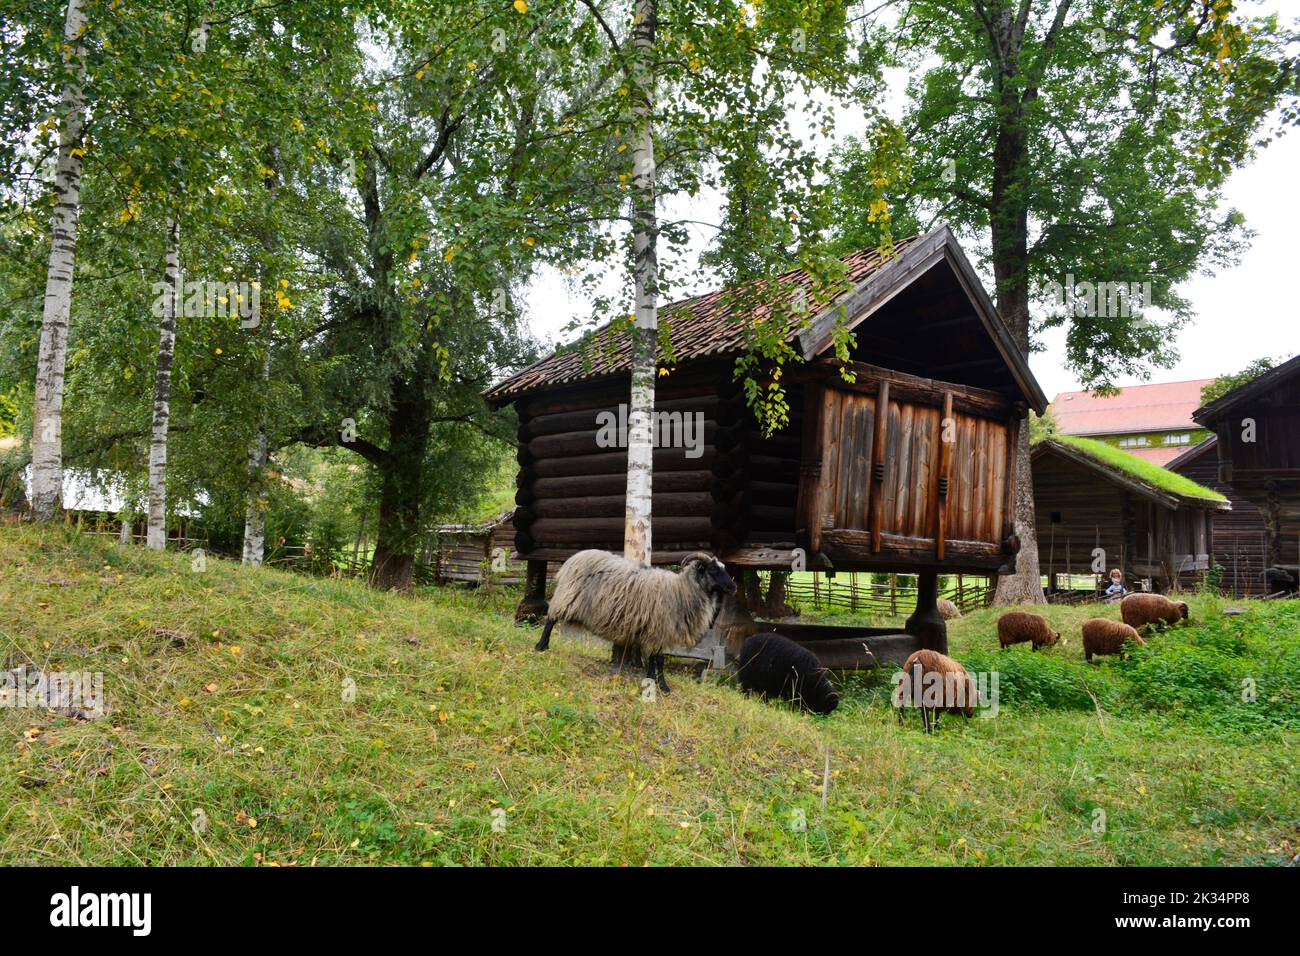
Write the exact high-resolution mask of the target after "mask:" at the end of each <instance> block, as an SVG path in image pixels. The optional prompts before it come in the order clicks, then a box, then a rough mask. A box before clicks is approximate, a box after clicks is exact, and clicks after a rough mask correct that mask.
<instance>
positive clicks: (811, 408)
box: [795, 382, 830, 580]
mask: <svg viewBox="0 0 1300 956" xmlns="http://www.w3.org/2000/svg"><path fill="white" fill-rule="evenodd" d="M829 397H830V396H829V395H828V393H827V391H826V388H825V387H824V386H823V385H822V384H821V383H820V382H810V383H808V385H806V386H805V387H804V400H803V408H804V422H803V435H802V438H803V445H802V447H801V449H800V452H799V491H798V494H797V497H796V500H795V526H796V532H795V536H796V538H797V539H798V541H799V543H800V544H803V545H804V546H805V547H806V548H807V549H808V554H809V555H810V556H811V555H813V554H816V553H817V552H818V551H820V550H821V546H822V455H823V454H824V439H825V436H824V435H823V428H824V427H825V426H824V424H823V422H824V420H825V419H826V418H828V416H827V414H826V409H825V407H824V406H825V405H826V402H827V400H828V399H829ZM814 580H815V579H814Z"/></svg>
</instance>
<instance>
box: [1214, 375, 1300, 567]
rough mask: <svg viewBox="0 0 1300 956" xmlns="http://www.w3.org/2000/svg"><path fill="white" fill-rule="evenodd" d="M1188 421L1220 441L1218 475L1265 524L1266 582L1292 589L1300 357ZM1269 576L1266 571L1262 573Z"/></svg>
mask: <svg viewBox="0 0 1300 956" xmlns="http://www.w3.org/2000/svg"><path fill="white" fill-rule="evenodd" d="M1192 417H1193V418H1194V419H1195V420H1196V421H1197V422H1199V423H1200V424H1202V425H1204V426H1205V427H1206V428H1210V429H1213V431H1214V433H1215V435H1216V436H1217V437H1218V442H1217V444H1216V449H1217V451H1218V456H1219V477H1220V479H1221V480H1222V481H1224V482H1226V483H1227V484H1229V485H1231V486H1232V488H1233V489H1234V491H1235V492H1236V493H1237V494H1238V495H1240V496H1242V497H1243V498H1246V499H1247V500H1248V501H1250V502H1251V503H1252V504H1254V505H1255V506H1256V507H1257V508H1258V509H1259V512H1260V517H1261V518H1262V520H1263V522H1264V530H1265V535H1266V542H1265V549H1266V552H1265V561H1266V562H1267V566H1268V568H1269V569H1276V572H1277V573H1275V574H1274V575H1273V577H1272V578H1271V580H1272V581H1274V582H1275V583H1274V584H1266V587H1267V588H1268V589H1269V590H1270V591H1276V590H1278V589H1279V585H1280V586H1281V587H1283V588H1285V589H1288V590H1295V585H1296V580H1297V578H1300V357H1296V358H1293V359H1291V360H1290V361H1289V362H1284V363H1283V364H1281V365H1279V366H1278V367H1277V368H1275V369H1272V370H1270V371H1268V372H1265V373H1264V374H1263V375H1261V376H1259V377H1258V378H1256V379H1254V380H1253V381H1251V382H1248V383H1246V384H1245V385H1242V386H1240V387H1239V388H1235V389H1233V390H1232V391H1231V392H1228V393H1227V394H1226V395H1224V396H1222V397H1221V398H1219V399H1218V400H1216V401H1213V402H1211V403H1210V404H1208V405H1206V406H1204V407H1202V408H1198V409H1197V410H1196V411H1195V412H1194V413H1193V415H1192ZM1266 574H1267V569H1266Z"/></svg>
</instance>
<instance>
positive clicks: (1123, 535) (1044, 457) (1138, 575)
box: [1031, 436, 1231, 592]
mask: <svg viewBox="0 0 1300 956" xmlns="http://www.w3.org/2000/svg"><path fill="white" fill-rule="evenodd" d="M1031 460H1032V461H1033V475H1034V518H1035V521H1036V524H1037V531H1038V562H1039V568H1040V569H1041V570H1042V572H1043V573H1044V574H1046V575H1047V579H1048V589H1049V590H1050V591H1052V592H1056V591H1057V590H1058V583H1059V578H1060V576H1061V575H1066V576H1071V577H1072V576H1075V575H1092V574H1095V573H1099V574H1101V575H1103V576H1104V575H1106V574H1108V573H1109V572H1110V569H1111V568H1119V569H1120V570H1121V571H1122V572H1123V574H1124V580H1125V585H1126V586H1127V587H1129V588H1130V589H1132V588H1134V587H1136V586H1137V584H1138V582H1139V581H1141V580H1143V579H1148V578H1149V579H1150V580H1151V583H1152V589H1153V590H1156V591H1160V592H1164V591H1168V590H1171V589H1172V588H1174V587H1175V586H1178V587H1192V586H1195V585H1196V584H1199V583H1200V581H1201V579H1202V577H1203V575H1204V572H1205V571H1207V570H1208V569H1209V567H1210V563H1211V557H1210V546H1211V542H1212V541H1213V536H1214V520H1215V515H1216V514H1217V513H1218V512H1221V511H1227V510H1228V509H1229V508H1230V507H1231V506H1230V505H1229V504H1228V501H1227V499H1226V498H1225V497H1224V496H1223V495H1222V494H1220V493H1219V492H1216V491H1214V490H1212V489H1210V488H1205V487H1202V486H1201V485H1198V484H1196V483H1195V482H1194V481H1192V480H1190V479H1188V478H1184V477H1182V476H1181V475H1176V474H1174V473H1173V472H1171V471H1168V470H1166V469H1164V468H1161V467H1159V466H1158V465H1154V464H1151V463H1150V462H1147V461H1143V460H1142V459H1140V458H1137V457H1135V456H1133V455H1130V454H1128V453H1127V452H1123V451H1120V450H1119V449H1118V448H1113V447H1111V446H1109V445H1106V444H1104V443H1102V442H1098V441H1093V440H1091V439H1087V438H1074V437H1068V436H1056V437H1054V438H1045V439H1043V440H1042V441H1040V442H1038V443H1037V444H1035V445H1034V450H1033V452H1032V455H1031ZM1097 549H1100V551H1101V553H1100V555H1098V554H1097ZM1098 561H1099V562H1100V563H1099V564H1097V565H1096V566H1094V562H1098Z"/></svg>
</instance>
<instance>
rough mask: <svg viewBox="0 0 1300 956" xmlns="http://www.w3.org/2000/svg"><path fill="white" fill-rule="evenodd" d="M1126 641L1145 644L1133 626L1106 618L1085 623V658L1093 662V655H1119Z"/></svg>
mask: <svg viewBox="0 0 1300 956" xmlns="http://www.w3.org/2000/svg"><path fill="white" fill-rule="evenodd" d="M1125 600H1127V598H1125ZM1125 641H1134V642H1136V643H1138V644H1145V643H1146V641H1144V640H1142V635H1141V634H1139V633H1138V632H1137V631H1136V630H1135V629H1134V628H1133V627H1132V626H1131V625H1129V624H1123V623H1121V622H1119V621H1112V620H1110V619H1109V618H1105V617H1094V618H1092V619H1091V620H1088V621H1084V622H1083V656H1084V657H1085V658H1087V659H1088V660H1090V661H1091V660H1092V655H1093V654H1098V655H1105V654H1119V653H1121V652H1123V650H1124V642H1125Z"/></svg>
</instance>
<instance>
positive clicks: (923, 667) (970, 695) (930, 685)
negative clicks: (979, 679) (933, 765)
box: [893, 650, 979, 734]
mask: <svg viewBox="0 0 1300 956" xmlns="http://www.w3.org/2000/svg"><path fill="white" fill-rule="evenodd" d="M909 703H910V704H911V706H913V707H918V708H920V710H921V723H922V725H923V726H924V727H925V732H926V733H927V734H928V733H930V732H931V731H932V730H935V729H937V728H938V726H939V714H940V713H943V712H947V713H950V714H961V715H963V716H965V717H970V716H971V715H972V714H974V713H975V708H976V707H977V706H978V705H979V691H978V690H977V689H976V687H975V679H974V678H973V677H971V676H970V674H969V673H968V672H967V670H966V668H964V667H962V666H961V664H959V663H958V662H957V661H955V660H953V659H952V658H951V657H949V656H948V655H946V654H940V653H939V652H938V651H931V650H919V651H914V652H913V653H912V654H911V656H909V657H908V658H907V661H906V663H904V664H903V671H902V674H901V676H900V678H899V681H898V686H897V687H895V688H894V696H893V705H894V706H895V707H897V708H898V723H899V726H902V724H903V708H904V707H905V706H907V705H908V704H909ZM931 715H933V719H931Z"/></svg>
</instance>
